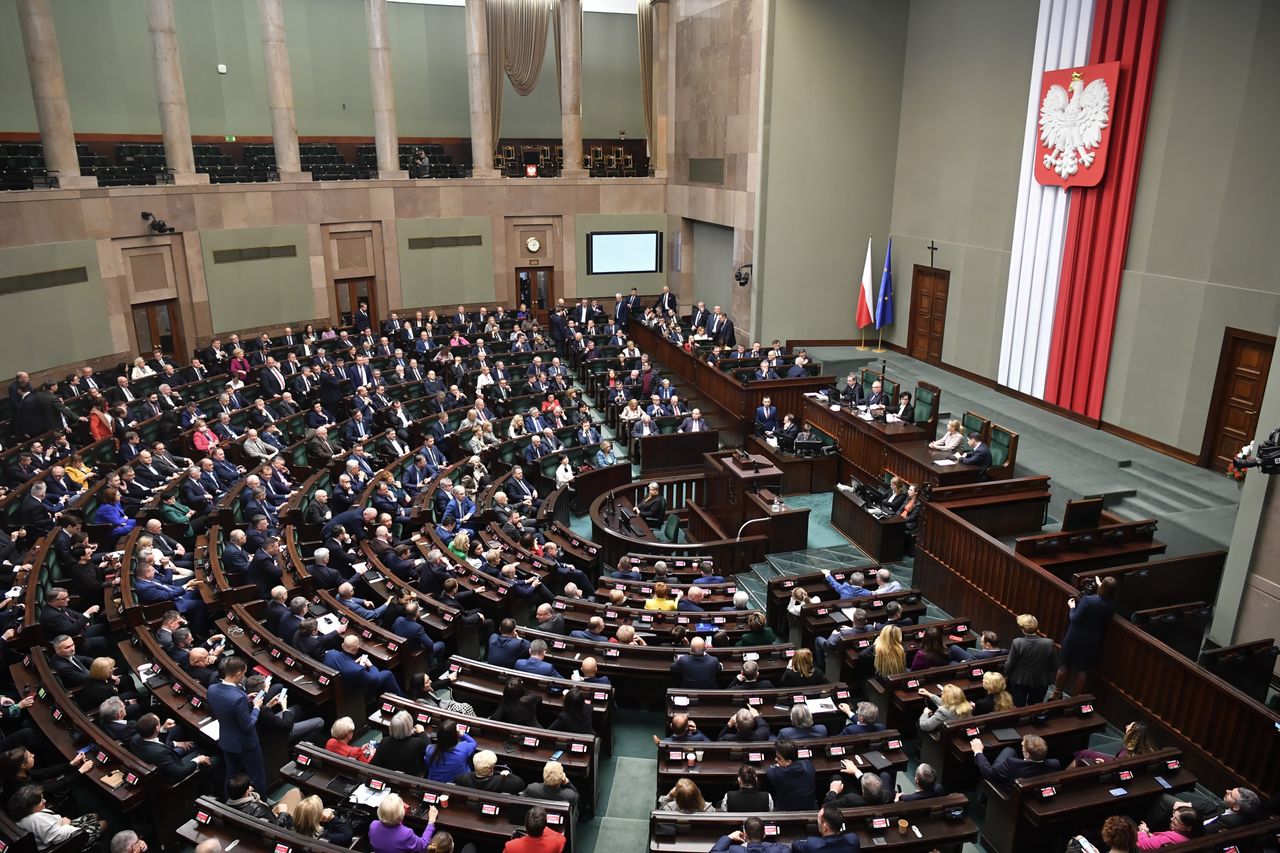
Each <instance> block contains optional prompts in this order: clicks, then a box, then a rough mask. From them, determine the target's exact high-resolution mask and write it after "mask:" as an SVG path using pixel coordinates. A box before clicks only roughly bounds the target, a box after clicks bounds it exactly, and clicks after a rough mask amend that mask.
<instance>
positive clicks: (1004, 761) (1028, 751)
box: [969, 735, 1062, 786]
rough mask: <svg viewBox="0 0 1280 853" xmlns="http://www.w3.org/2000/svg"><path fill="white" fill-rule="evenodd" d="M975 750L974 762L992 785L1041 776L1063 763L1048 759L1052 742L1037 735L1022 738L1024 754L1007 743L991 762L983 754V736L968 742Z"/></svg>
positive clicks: (1008, 783)
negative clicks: (1047, 741)
mask: <svg viewBox="0 0 1280 853" xmlns="http://www.w3.org/2000/svg"><path fill="white" fill-rule="evenodd" d="M969 746H970V747H971V748H972V749H973V761H974V763H975V764H977V765H978V772H979V773H981V774H982V778H983V779H986V780H987V781H988V782H990V783H992V784H993V785H1005V786H1008V785H1010V784H1012V783H1013V782H1014V781H1015V780H1017V779H1026V778H1028V777H1030V776H1039V775H1040V774H1042V773H1053V772H1056V771H1057V770H1059V769H1061V767H1062V765H1061V763H1060V762H1059V761H1058V759H1056V758H1049V757H1048V755H1049V745H1048V744H1046V743H1045V742H1044V738H1042V737H1039V736H1038V735H1026V736H1024V737H1023V738H1022V754H1021V755H1018V753H1017V752H1015V751H1014V749H1013V747H1011V746H1006V747H1005V748H1004V749H1003V750H1001V751H1000V755H999V756H997V757H996V761H995V763H994V764H992V763H991V762H990V761H988V760H987V757H986V756H985V755H983V754H982V750H983V746H982V738H974V739H973V740H971V741H969Z"/></svg>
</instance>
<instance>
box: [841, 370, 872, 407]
mask: <svg viewBox="0 0 1280 853" xmlns="http://www.w3.org/2000/svg"><path fill="white" fill-rule="evenodd" d="M844 382H845V384H844V390H842V391H840V392H839V399H840V402H842V403H849V404H851V405H854V406H861V405H863V404H864V403H865V402H866V400H867V393H866V392H865V391H864V390H862V377H860V376H859V375H858V374H856V373H850V374H849V375H848V376H846V377H845V380H844Z"/></svg>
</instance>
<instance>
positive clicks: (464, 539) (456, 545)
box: [449, 532, 471, 563]
mask: <svg viewBox="0 0 1280 853" xmlns="http://www.w3.org/2000/svg"><path fill="white" fill-rule="evenodd" d="M470 551H471V537H470V536H468V535H467V534H466V533H465V532H462V533H459V534H458V535H457V536H454V537H453V541H452V542H450V543H449V553H450V554H452V555H453V556H455V557H457V558H458V561H459V562H462V563H465V562H466V561H467V558H468V557H470V556H471V554H470Z"/></svg>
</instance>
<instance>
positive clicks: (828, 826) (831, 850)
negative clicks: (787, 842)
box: [791, 803, 859, 853]
mask: <svg viewBox="0 0 1280 853" xmlns="http://www.w3.org/2000/svg"><path fill="white" fill-rule="evenodd" d="M818 833H819V834H818V836H817V837H814V836H810V837H809V838H805V839H802V840H800V841H796V842H794V843H792V845H791V850H792V853H858V847H859V842H858V834H857V833H856V832H845V831H844V816H843V815H842V814H841V813H840V808H839V807H838V806H833V805H831V804H829V803H828V804H827V805H824V806H823V807H822V810H821V811H819V812H818Z"/></svg>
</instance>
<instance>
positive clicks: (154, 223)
mask: <svg viewBox="0 0 1280 853" xmlns="http://www.w3.org/2000/svg"><path fill="white" fill-rule="evenodd" d="M142 221H143V222H145V223H147V228H148V229H149V230H151V231H152V232H153V233H156V234H173V233H175V232H176V231H177V229H176V228H171V227H169V225H168V224H167V223H165V221H164V220H163V219H156V217H155V215H154V214H152V213H151V212H150V211H148V210H144V211H142Z"/></svg>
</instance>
